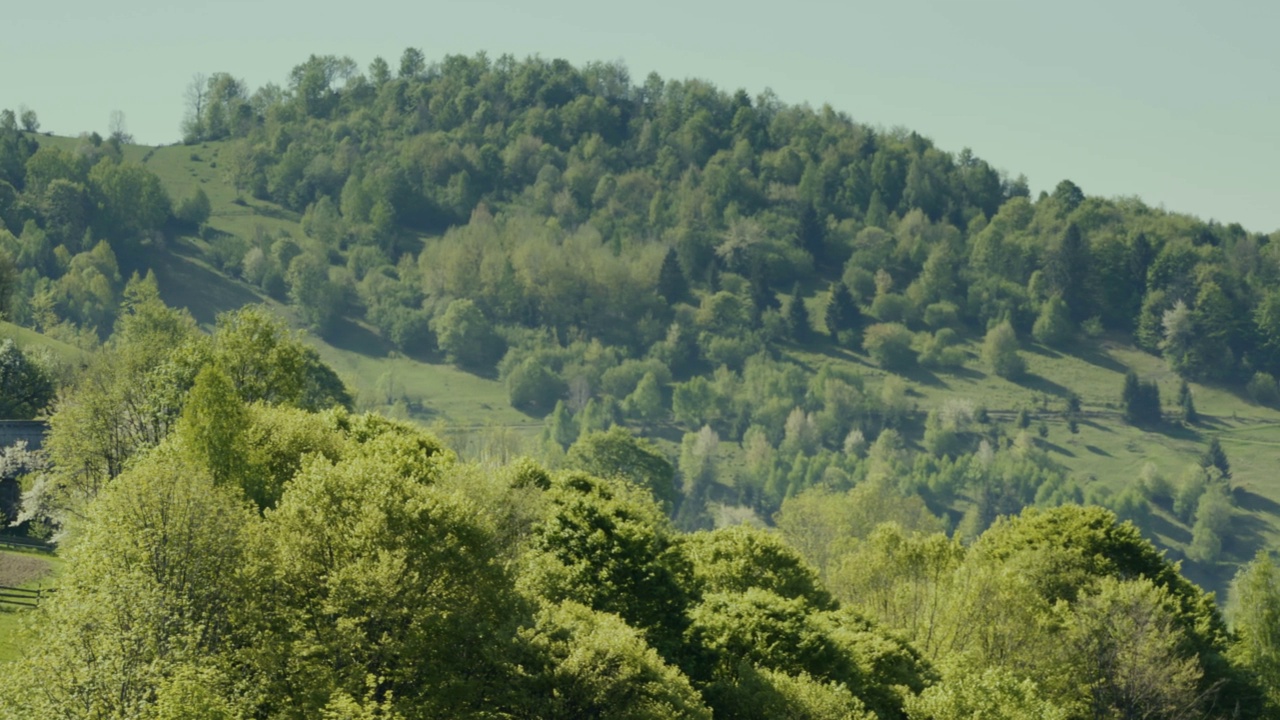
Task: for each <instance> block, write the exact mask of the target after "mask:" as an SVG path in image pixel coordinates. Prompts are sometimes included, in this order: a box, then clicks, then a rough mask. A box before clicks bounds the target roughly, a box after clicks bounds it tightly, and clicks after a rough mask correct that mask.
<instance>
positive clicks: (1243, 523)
mask: <svg viewBox="0 0 1280 720" xmlns="http://www.w3.org/2000/svg"><path fill="white" fill-rule="evenodd" d="M1271 530H1272V527H1271V523H1269V522H1267V521H1266V520H1263V519H1262V518H1260V517H1257V516H1254V515H1240V514H1237V515H1236V516H1235V517H1234V518H1232V519H1231V529H1230V530H1229V531H1228V534H1227V535H1226V537H1224V538H1223V539H1222V549H1223V550H1224V551H1226V552H1227V553H1229V554H1231V555H1234V556H1235V557H1236V558H1237V559H1238V560H1240V561H1241V562H1246V561H1248V560H1250V559H1252V558H1253V556H1254V555H1257V554H1258V551H1259V550H1261V549H1262V548H1264V547H1266V545H1267V535H1268V534H1269V533H1270V532H1271Z"/></svg>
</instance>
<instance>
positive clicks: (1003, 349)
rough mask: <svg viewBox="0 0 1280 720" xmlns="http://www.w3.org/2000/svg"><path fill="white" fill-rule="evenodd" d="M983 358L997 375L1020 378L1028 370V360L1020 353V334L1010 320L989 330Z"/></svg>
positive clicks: (1009, 378)
mask: <svg viewBox="0 0 1280 720" xmlns="http://www.w3.org/2000/svg"><path fill="white" fill-rule="evenodd" d="M982 359H983V361H985V362H986V363H987V365H988V366H989V367H990V368H991V371H992V372H994V373H995V374H996V375H999V376H1000V377H1002V378H1005V379H1008V380H1018V379H1020V378H1021V377H1022V376H1023V375H1024V374H1026V372H1027V362H1026V360H1024V359H1023V358H1022V355H1020V354H1019V353H1018V336H1017V334H1015V333H1014V331H1013V325H1011V324H1010V323H1009V321H1008V320H1006V321H1004V322H1002V323H1000V324H999V325H996V326H995V327H993V328H991V329H990V330H988V331H987V335H986V338H985V339H984V340H983V342H982Z"/></svg>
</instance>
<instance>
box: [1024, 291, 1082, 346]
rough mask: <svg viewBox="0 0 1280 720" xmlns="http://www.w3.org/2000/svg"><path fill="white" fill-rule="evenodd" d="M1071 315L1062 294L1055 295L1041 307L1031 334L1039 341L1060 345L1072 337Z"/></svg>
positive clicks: (1049, 344) (1050, 344)
mask: <svg viewBox="0 0 1280 720" xmlns="http://www.w3.org/2000/svg"><path fill="white" fill-rule="evenodd" d="M1071 333H1072V326H1071V316H1070V314H1069V313H1068V312H1067V304H1066V303H1065V302H1063V301H1062V296H1061V295H1054V296H1053V297H1051V298H1049V299H1048V300H1046V301H1045V302H1044V304H1043V305H1042V306H1041V307H1040V315H1039V317H1037V318H1036V322H1035V325H1034V326H1033V327H1032V328H1031V334H1032V336H1033V337H1035V339H1036V341H1037V342H1040V343H1043V344H1045V345H1048V346H1050V347H1059V346H1061V345H1063V344H1064V343H1066V342H1067V341H1068V340H1070V339H1071Z"/></svg>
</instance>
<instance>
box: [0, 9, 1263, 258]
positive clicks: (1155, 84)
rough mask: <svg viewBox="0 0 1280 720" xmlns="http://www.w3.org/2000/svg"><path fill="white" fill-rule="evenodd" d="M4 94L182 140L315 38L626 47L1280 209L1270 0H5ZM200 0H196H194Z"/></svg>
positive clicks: (938, 139)
mask: <svg viewBox="0 0 1280 720" xmlns="http://www.w3.org/2000/svg"><path fill="white" fill-rule="evenodd" d="M6 5H7V7H6V8H5V10H4V17H3V19H2V22H3V24H4V25H5V26H6V30H7V32H6V33H5V39H4V42H3V43H0V107H11V108H14V109H17V108H18V107H19V106H24V105H25V106H27V107H30V108H32V109H34V110H35V111H36V112H37V113H38V115H39V117H40V121H41V126H42V130H49V131H52V132H54V133H57V134H65V135H75V134H79V133H80V132H83V131H89V130H96V131H99V132H103V133H105V132H106V130H107V127H108V124H109V119H110V116H111V113H112V111H114V110H119V111H121V112H123V113H124V116H125V120H126V123H127V128H128V130H129V131H130V132H131V133H132V134H133V135H134V136H135V138H136V139H137V141H139V142H142V143H147V144H163V143H171V142H175V141H177V140H178V138H179V131H178V128H179V124H180V122H181V120H182V114H183V91H184V88H185V87H186V85H187V84H188V83H189V82H190V79H191V77H192V76H193V75H194V74H195V73H199V72H202V73H206V74H210V73H213V72H229V73H231V74H233V75H235V76H236V77H239V78H242V79H244V80H245V81H247V82H248V84H249V85H250V86H251V87H255V88H256V87H258V86H260V85H262V84H265V83H267V82H276V83H279V84H281V85H284V84H285V81H286V78H287V77H288V73H289V70H290V69H291V68H292V67H293V66H295V65H297V64H299V63H301V62H302V61H304V60H305V59H306V58H307V57H308V56H309V55H311V54H313V53H314V54H333V55H347V56H350V57H352V58H353V59H355V60H356V61H357V62H358V63H359V64H360V66H361V67H367V65H368V63H369V61H371V60H372V59H373V58H374V57H376V56H379V55H381V56H383V57H384V58H386V59H387V60H388V62H390V63H391V65H392V67H395V66H396V64H397V60H398V58H399V56H400V53H401V52H402V51H403V50H404V48H406V47H417V48H420V49H421V50H422V51H423V52H424V53H425V54H426V56H427V58H428V60H435V59H440V58H442V57H443V56H444V55H446V54H453V53H465V54H474V53H476V52H478V51H481V50H483V51H485V52H487V53H489V55H490V56H492V57H497V56H499V55H502V54H508V53H509V54H511V55H514V56H516V57H525V56H528V55H541V56H543V57H546V58H566V59H568V60H570V61H572V62H574V63H582V62H586V61H589V60H606V61H614V60H620V61H622V62H624V63H625V64H626V65H627V67H628V68H629V69H630V72H631V76H632V80H633V82H637V83H639V82H642V81H643V79H644V78H645V77H646V76H647V75H648V74H649V73H650V72H657V73H658V74H659V75H661V76H662V77H664V78H676V79H684V78H695V77H696V78H703V79H706V80H709V81H711V82H713V83H715V84H716V85H718V86H720V87H721V88H723V89H727V90H736V89H738V88H745V89H746V90H747V91H748V92H750V93H751V94H753V95H754V94H757V93H759V92H761V91H762V90H764V89H766V88H770V89H772V90H773V91H774V92H775V93H776V94H777V95H778V97H779V98H780V99H782V100H783V101H785V102H788V103H808V104H810V105H812V106H814V107H821V106H822V105H824V104H825V105H830V106H832V107H833V108H835V109H836V110H838V111H842V112H845V113H848V114H849V115H850V116H851V117H852V118H854V119H855V120H857V121H859V122H864V123H868V124H870V125H874V126H881V127H885V128H889V127H898V126H901V127H906V128H909V129H912V130H915V131H917V132H919V133H921V134H922V135H925V136H927V137H929V138H931V139H932V140H933V141H934V142H935V143H936V144H937V145H938V146H939V147H941V148H942V149H944V150H948V151H952V152H958V151H959V150H961V149H962V148H965V147H969V148H972V150H973V151H974V153H975V154H977V155H978V156H980V157H982V158H983V159H985V160H987V161H988V162H990V163H991V164H992V165H994V166H995V167H997V168H1000V169H1002V170H1005V171H1007V172H1008V173H1009V174H1011V175H1014V176H1016V175H1019V174H1025V175H1026V176H1027V178H1028V179H1029V180H1030V183H1031V187H1032V189H1033V190H1034V191H1039V190H1051V189H1052V188H1053V186H1054V185H1056V184H1057V183H1058V181H1060V180H1062V179H1064V178H1067V179H1070V180H1072V181H1073V182H1075V183H1076V184H1077V185H1079V186H1080V187H1081V188H1082V189H1083V190H1084V191H1085V192H1086V193H1087V194H1090V195H1103V196H1108V197H1112V196H1138V197H1141V198H1142V199H1143V200H1144V201H1146V202H1147V203H1150V204H1152V205H1156V206H1162V207H1165V208H1167V209H1169V210H1174V211H1178V212H1186V213H1190V214H1193V215H1197V216H1199V217H1201V218H1203V219H1206V220H1207V219H1215V220H1218V221H1220V222H1223V223H1230V222H1239V223H1240V224H1242V225H1243V226H1244V227H1245V228H1246V229H1248V230H1251V231H1256V232H1267V233H1270V232H1272V231H1276V230H1280V172H1278V170H1280V82H1277V79H1278V78H1280V42H1276V37H1275V33H1276V28H1278V27H1280V2H1276V1H1275V0H1217V1H1216V2H1208V1H1207V0H1199V1H1198V2H1186V1H1184V0H1161V1H1158V2H1156V1H1150V0H1075V1H1074V2H1047V1H1046V0H879V1H878V2H874V3H871V2H862V1H860V0H859V1H847V0H846V1H845V2H816V1H814V0H789V1H788V2H770V3H763V2H757V1H755V0H740V1H739V2H733V3H729V2H705V1H703V0H647V1H646V2H639V3H634V4H631V3H627V4H622V3H616V4H615V3H603V2H599V1H598V0H596V1H588V0H541V1H540V2H529V1H528V0H526V1H525V2H517V1H514V0H444V1H441V0H435V1H431V2H423V1H422V0H417V1H416V2H408V1H403V0H360V2H350V1H346V2H337V1H335V0H309V1H308V2H299V1H297V0H294V1H293V2H284V1H282V0H220V1H219V2H205V3H199V4H195V3H180V2H174V1H173V0H163V1H161V0H114V2H110V3H103V2H100V1H99V0H93V1H90V0H52V1H51V2H42V3H37V2H21V3H19V2H15V3H6ZM183 5H189V6H190V7H183Z"/></svg>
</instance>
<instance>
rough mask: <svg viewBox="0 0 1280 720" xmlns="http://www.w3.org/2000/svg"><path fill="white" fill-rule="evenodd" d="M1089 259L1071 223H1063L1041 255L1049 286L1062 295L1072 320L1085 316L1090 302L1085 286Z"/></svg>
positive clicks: (1087, 252) (1081, 237) (1078, 232)
mask: <svg viewBox="0 0 1280 720" xmlns="http://www.w3.org/2000/svg"><path fill="white" fill-rule="evenodd" d="M1089 260H1090V252H1089V245H1088V243H1087V242H1085V240H1084V237H1083V235H1081V233H1080V228H1079V227H1078V226H1076V224H1075V223H1069V224H1068V225H1067V228H1066V230H1064V231H1063V233H1062V237H1061V238H1060V239H1059V240H1058V242H1057V243H1056V244H1055V245H1054V246H1053V247H1051V248H1050V249H1049V252H1048V254H1047V257H1046V258H1045V263H1044V271H1045V276H1046V280H1047V281H1048V283H1049V287H1051V288H1052V289H1053V290H1054V292H1056V293H1057V294H1059V295H1061V296H1062V301H1063V302H1064V303H1065V304H1066V306H1067V310H1068V312H1069V314H1070V316H1071V319H1072V320H1075V321H1076V322H1079V321H1081V320H1084V319H1085V318H1087V317H1089V315H1090V309H1091V308H1092V305H1093V304H1092V302H1091V298H1090V297H1089V296H1088V292H1087V288H1086V284H1087V281H1088V277H1089V265H1090V262H1089Z"/></svg>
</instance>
